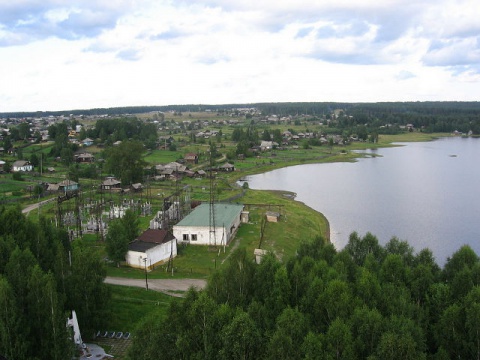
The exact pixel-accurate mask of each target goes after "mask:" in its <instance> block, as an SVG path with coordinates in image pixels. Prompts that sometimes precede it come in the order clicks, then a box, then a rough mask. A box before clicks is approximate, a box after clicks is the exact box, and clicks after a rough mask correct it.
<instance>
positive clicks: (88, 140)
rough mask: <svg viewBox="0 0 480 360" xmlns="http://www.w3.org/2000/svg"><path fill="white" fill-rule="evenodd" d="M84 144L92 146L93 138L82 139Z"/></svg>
mask: <svg viewBox="0 0 480 360" xmlns="http://www.w3.org/2000/svg"><path fill="white" fill-rule="evenodd" d="M82 145H83V146H85V147H86V146H92V145H93V140H92V139H90V138H86V139H84V140H82Z"/></svg>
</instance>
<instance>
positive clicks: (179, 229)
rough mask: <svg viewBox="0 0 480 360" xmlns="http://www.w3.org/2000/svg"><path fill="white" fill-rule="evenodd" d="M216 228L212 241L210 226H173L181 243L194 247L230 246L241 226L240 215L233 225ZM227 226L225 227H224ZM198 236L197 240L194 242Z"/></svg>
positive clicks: (174, 233)
mask: <svg viewBox="0 0 480 360" xmlns="http://www.w3.org/2000/svg"><path fill="white" fill-rule="evenodd" d="M218 225H219V224H217V226H216V227H215V238H214V239H212V240H210V227H209V226H179V225H174V226H173V236H175V238H176V239H177V240H178V241H179V242H187V243H190V244H192V245H228V243H229V242H230V240H231V238H232V237H233V236H234V234H235V233H236V232H237V230H238V227H239V226H240V214H239V216H237V217H235V219H234V220H233V222H232V223H231V224H222V226H218ZM223 225H225V227H224V226H223ZM195 235H196V240H194V238H195Z"/></svg>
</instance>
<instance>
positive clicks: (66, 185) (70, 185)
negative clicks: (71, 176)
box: [57, 180, 78, 192]
mask: <svg viewBox="0 0 480 360" xmlns="http://www.w3.org/2000/svg"><path fill="white" fill-rule="evenodd" d="M57 185H58V191H61V192H69V191H76V190H78V183H77V182H75V181H73V180H63V181H60V182H59V183H58V184H57Z"/></svg>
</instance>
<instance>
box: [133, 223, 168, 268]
mask: <svg viewBox="0 0 480 360" xmlns="http://www.w3.org/2000/svg"><path fill="white" fill-rule="evenodd" d="M175 256H177V240H176V239H175V238H174V237H173V235H172V234H171V233H169V232H167V231H166V230H160V229H148V230H146V231H145V232H144V233H143V234H141V235H140V236H139V237H138V238H137V239H136V240H135V241H133V242H131V243H130V245H129V246H128V252H127V255H126V257H125V260H126V262H127V264H128V265H129V266H131V267H135V268H141V269H144V268H145V267H147V268H148V269H150V268H152V267H154V266H156V265H158V264H160V263H162V262H165V261H167V260H168V259H170V257H172V258H174V257H175ZM145 259H146V260H145Z"/></svg>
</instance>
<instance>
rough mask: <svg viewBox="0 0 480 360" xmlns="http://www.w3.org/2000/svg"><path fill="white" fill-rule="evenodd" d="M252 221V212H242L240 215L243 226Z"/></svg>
mask: <svg viewBox="0 0 480 360" xmlns="http://www.w3.org/2000/svg"><path fill="white" fill-rule="evenodd" d="M249 220H250V211H245V210H244V211H242V212H241V213H240V221H241V223H242V224H248V221H249Z"/></svg>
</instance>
